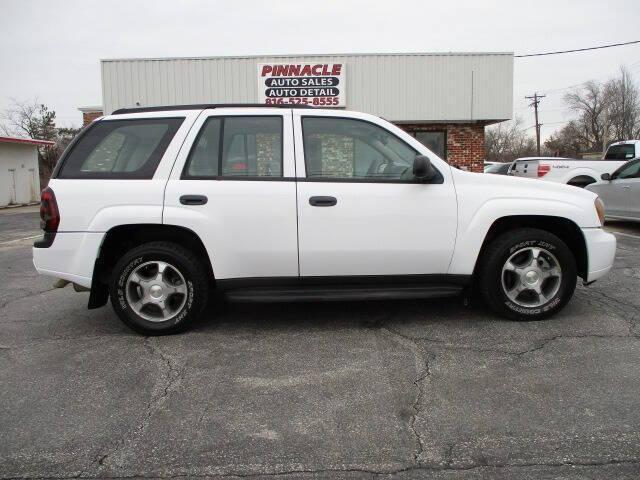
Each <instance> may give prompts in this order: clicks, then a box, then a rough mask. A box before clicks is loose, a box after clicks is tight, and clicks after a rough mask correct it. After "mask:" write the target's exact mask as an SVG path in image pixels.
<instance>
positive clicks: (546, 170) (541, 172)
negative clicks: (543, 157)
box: [538, 163, 551, 178]
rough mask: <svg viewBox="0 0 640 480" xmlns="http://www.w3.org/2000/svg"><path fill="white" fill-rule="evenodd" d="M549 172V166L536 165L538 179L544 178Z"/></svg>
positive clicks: (543, 164) (544, 164)
mask: <svg viewBox="0 0 640 480" xmlns="http://www.w3.org/2000/svg"><path fill="white" fill-rule="evenodd" d="M549 170H551V165H547V164H546V163H539V164H538V178H540V177H544V176H545V175H546V174H547V173H549Z"/></svg>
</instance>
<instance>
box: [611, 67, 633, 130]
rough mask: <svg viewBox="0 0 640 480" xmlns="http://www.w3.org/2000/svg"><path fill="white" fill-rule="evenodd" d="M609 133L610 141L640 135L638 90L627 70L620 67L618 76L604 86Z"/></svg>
mask: <svg viewBox="0 0 640 480" xmlns="http://www.w3.org/2000/svg"><path fill="white" fill-rule="evenodd" d="M604 91H605V98H606V101H607V114H608V122H609V127H610V128H609V134H608V138H607V139H606V140H611V141H612V142H615V141H619V140H628V139H631V138H638V136H639V135H640V91H639V89H638V87H637V85H636V84H635V83H634V81H633V78H632V76H631V74H630V73H629V70H627V69H626V68H625V67H621V68H620V76H619V77H618V78H613V79H611V80H609V81H608V82H607V83H606V84H605V86H604Z"/></svg>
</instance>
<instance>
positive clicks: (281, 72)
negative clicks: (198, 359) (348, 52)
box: [258, 63, 347, 107]
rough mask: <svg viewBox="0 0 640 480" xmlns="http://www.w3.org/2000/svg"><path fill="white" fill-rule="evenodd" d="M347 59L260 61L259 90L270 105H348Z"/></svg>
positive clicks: (264, 100)
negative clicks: (332, 60) (346, 92)
mask: <svg viewBox="0 0 640 480" xmlns="http://www.w3.org/2000/svg"><path fill="white" fill-rule="evenodd" d="M344 82H345V80H344V64H343V63H315V64H313V63H295V64H288V63H259V64H258V91H259V95H260V101H261V102H262V103H265V104H267V105H279V104H287V105H298V104H304V105H313V106H316V107H344V106H346V104H347V99H346V96H345V91H344V88H345V83H344Z"/></svg>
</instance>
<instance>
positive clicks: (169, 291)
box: [109, 242, 209, 335]
mask: <svg viewBox="0 0 640 480" xmlns="http://www.w3.org/2000/svg"><path fill="white" fill-rule="evenodd" d="M208 290H209V286H208V282H207V273H206V271H205V270H204V269H203V267H202V265H201V263H200V262H198V260H197V259H196V257H195V256H194V255H193V254H192V253H191V252H190V251H189V250H187V249H185V248H183V247H181V246H180V245H178V244H176V243H172V242H150V243H145V244H143V245H140V246H138V247H136V248H134V249H132V250H130V251H129V252H127V253H126V254H125V255H123V257H122V258H121V259H120V260H119V261H118V263H117V264H116V266H115V267H114V269H113V273H112V275H111V282H110V285H109V293H110V296H111V304H112V305H113V308H114V310H115V311H116V313H117V314H118V316H119V317H120V318H121V319H122V321H123V322H124V323H125V324H127V325H128V326H129V327H131V328H132V329H133V330H135V331H136V332H139V333H142V334H144V335H167V334H171V333H177V332H180V331H183V330H184V329H186V328H187V327H188V326H189V325H190V324H191V323H192V322H193V321H194V320H195V319H196V318H197V317H198V316H199V315H200V314H201V313H202V311H203V309H204V307H205V306H206V303H207V297H208Z"/></svg>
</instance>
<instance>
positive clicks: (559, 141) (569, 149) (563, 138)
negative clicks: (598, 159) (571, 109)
mask: <svg viewBox="0 0 640 480" xmlns="http://www.w3.org/2000/svg"><path fill="white" fill-rule="evenodd" d="M589 149H590V146H589V145H588V144H587V143H586V142H585V140H584V136H583V135H582V133H581V127H580V126H579V125H578V123H577V122H576V121H574V120H572V121H570V122H569V123H568V124H567V125H565V126H564V127H562V128H561V129H560V130H558V131H557V132H554V133H553V134H552V135H551V136H550V137H549V138H547V140H546V141H545V142H544V152H545V155H549V156H553V157H569V158H578V157H579V156H580V154H581V153H582V152H585V151H587V150H589Z"/></svg>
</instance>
